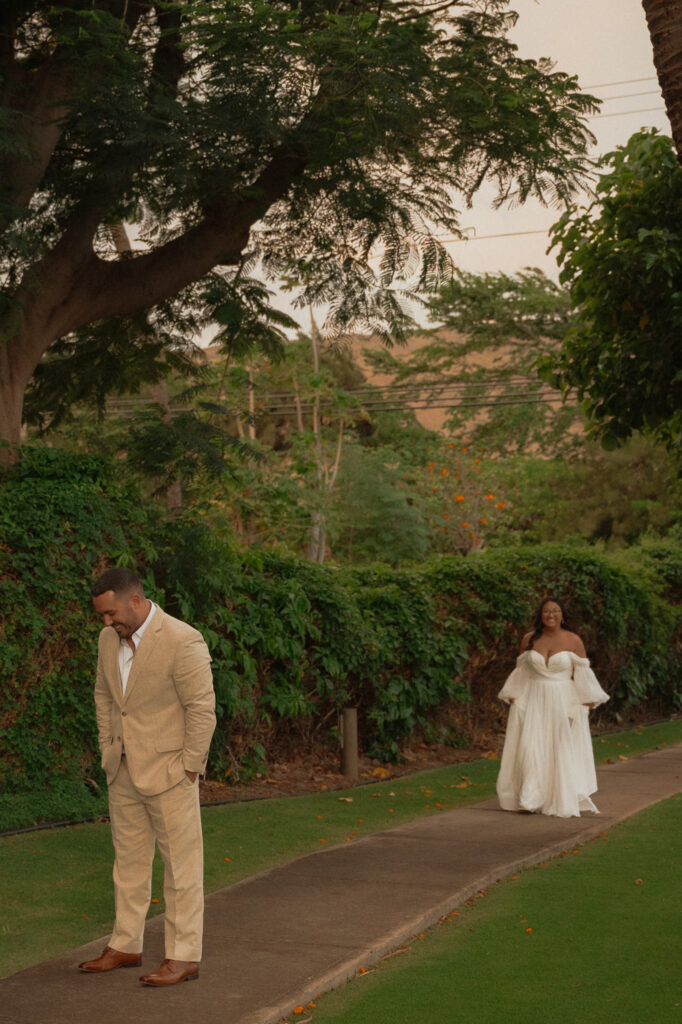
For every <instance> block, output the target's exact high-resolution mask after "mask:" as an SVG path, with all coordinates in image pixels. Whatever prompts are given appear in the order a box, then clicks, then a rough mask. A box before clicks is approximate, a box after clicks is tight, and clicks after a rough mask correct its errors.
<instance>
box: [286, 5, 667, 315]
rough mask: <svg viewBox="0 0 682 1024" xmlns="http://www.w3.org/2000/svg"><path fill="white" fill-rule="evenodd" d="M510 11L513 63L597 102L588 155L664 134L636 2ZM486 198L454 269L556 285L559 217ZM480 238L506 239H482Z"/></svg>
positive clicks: (457, 248)
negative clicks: (551, 71) (563, 75)
mask: <svg viewBox="0 0 682 1024" xmlns="http://www.w3.org/2000/svg"><path fill="white" fill-rule="evenodd" d="M510 8H511V9H512V10H515V11H517V13H518V14H519V20H518V23H517V25H516V28H515V29H514V30H513V32H512V35H511V38H512V39H513V41H514V42H515V43H516V44H517V46H518V47H519V54H520V56H522V57H532V58H539V57H549V58H551V59H552V60H553V61H554V62H555V65H556V69H557V70H558V71H565V72H567V73H569V74H575V75H577V76H578V79H579V82H580V84H581V86H582V87H583V88H584V89H585V91H586V92H590V93H592V94H593V95H596V96H598V97H600V98H601V99H602V100H603V101H604V102H603V104H602V108H601V111H600V115H601V116H598V117H596V118H594V119H590V121H589V126H590V128H591V130H592V132H593V133H594V135H596V136H597V145H596V147H595V149H594V154H593V155H595V156H597V155H601V154H604V153H608V152H610V151H611V150H612V149H614V148H615V147H616V146H618V145H623V144H624V143H625V142H627V140H628V139H629V137H630V136H631V135H632V134H633V133H634V132H636V131H638V130H639V129H640V128H642V127H647V128H650V127H651V128H653V127H655V128H658V129H659V131H661V132H664V133H666V134H670V125H669V122H668V118H667V116H666V113H665V107H664V104H663V99H662V97H661V94H660V90H659V88H658V81H657V79H656V71H655V68H654V64H653V57H652V51H651V41H650V39H649V33H648V30H647V25H646V20H645V17H644V10H643V8H642V5H641V2H640V0H510ZM637 93H644V94H645V95H634V94H637ZM621 97H622V98H621ZM492 197H493V191H492V190H491V189H486V188H485V187H484V188H483V189H482V190H481V192H480V193H479V196H478V198H477V200H476V202H475V204H474V207H473V208H472V209H471V210H466V209H463V212H462V217H461V221H460V222H461V225H462V227H466V228H470V229H471V235H472V236H474V235H475V238H476V239H477V240H472V241H468V242H454V243H452V244H448V246H447V247H448V250H449V251H450V253H451V255H452V257H453V259H454V260H455V262H456V263H457V265H458V266H460V267H461V268H462V269H464V270H468V271H470V272H474V273H484V272H491V273H494V272H496V271H504V272H505V273H509V274H513V273H515V272H517V271H519V270H522V269H523V268H524V267H528V266H532V267H540V268H541V269H542V270H543V271H544V272H545V273H546V274H547V275H549V276H550V277H554V278H556V276H557V273H558V268H557V265H556V261H555V258H554V255H553V254H550V255H547V254H546V250H547V246H548V244H549V240H548V236H547V231H548V229H549V227H550V226H551V225H552V224H553V223H554V222H555V221H556V220H558V218H559V210H557V209H556V208H554V207H543V206H542V205H541V204H540V203H537V202H528V203H526V204H525V205H524V206H521V207H518V208H517V209H514V210H507V209H502V210H493V209H492V208H491V201H492ZM462 206H464V204H462ZM521 232H537V233H534V234H521ZM487 235H496V236H499V235H508V236H509V237H501V238H500V237H495V238H484V237H482V236H487ZM275 304H276V305H278V306H280V307H281V308H284V309H286V310H287V312H289V313H291V315H292V316H294V317H295V318H296V319H297V320H299V321H300V322H301V323H302V325H303V326H304V329H308V326H309V325H308V323H307V317H306V316H305V314H303V313H302V312H301V311H300V310H294V309H292V308H291V306H290V305H289V302H288V299H287V297H286V296H278V297H277V298H276V299H275ZM415 312H416V311H415ZM320 313H321V316H322V311H320Z"/></svg>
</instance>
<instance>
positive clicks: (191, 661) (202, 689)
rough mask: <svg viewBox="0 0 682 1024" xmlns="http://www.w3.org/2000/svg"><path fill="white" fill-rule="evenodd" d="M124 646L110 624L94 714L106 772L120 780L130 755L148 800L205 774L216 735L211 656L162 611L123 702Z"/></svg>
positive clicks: (140, 650)
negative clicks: (192, 775) (121, 651)
mask: <svg viewBox="0 0 682 1024" xmlns="http://www.w3.org/2000/svg"><path fill="white" fill-rule="evenodd" d="M119 645H120V640H119V636H118V633H117V632H116V630H115V629H113V628H112V627H111V626H106V627H105V628H104V629H103V630H102V632H101V633H100V637H99V657H98V660H97V681H96V683H95V709H96V713H97V728H98V732H99V746H100V751H101V753H102V767H103V768H104V771H105V772H106V776H107V782H108V783H111V782H112V781H113V779H114V778H115V777H116V773H117V771H118V768H119V765H120V763H121V753H122V751H123V750H124V749H125V754H126V761H127V765H128V770H129V772H130V777H131V779H132V782H133V785H134V786H135V787H136V789H138V790H139V791H140V792H141V793H142V794H143V795H145V796H154V795H156V794H158V793H163V792H165V790H167V789H170V788H171V787H172V786H175V785H177V783H178V782H180V781H181V779H182V778H183V777H184V773H185V771H190V772H203V771H204V769H205V767H206V759H207V757H208V748H209V745H210V742H211V737H212V735H213V731H214V729H215V724H216V719H215V694H214V692H213V677H212V675H211V656H210V655H209V653H208V648H207V646H206V643H205V642H204V639H203V637H202V636H201V634H200V633H199V632H198V631H197V630H196V629H194V628H193V627H192V626H189V625H187V623H186V622H181V621H180V620H179V619H174V618H172V616H170V615H166V613H165V612H163V611H161V609H160V608H156V610H155V612H154V615H153V616H152V619H151V622H150V623H149V626H148V627H147V629H146V630H145V632H144V634H143V636H142V639H141V640H140V643H139V645H138V647H137V650H136V651H135V657H134V658H133V663H132V667H131V669H130V676H129V677H128V685H127V686H126V692H125V696H124V695H123V688H122V685H121V675H120V672H119V667H118V654H119Z"/></svg>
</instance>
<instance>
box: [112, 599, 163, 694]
mask: <svg viewBox="0 0 682 1024" xmlns="http://www.w3.org/2000/svg"><path fill="white" fill-rule="evenodd" d="M150 604H151V608H150V609H149V614H148V616H147V618H146V619H145V620H144V622H143V623H142V625H141V626H138V628H137V629H136V630H135V632H134V633H133V635H132V636H131V637H130V640H132V642H133V644H134V647H135V650H133V648H132V647H131V646H130V643H129V641H128V640H124V639H123V637H121V642H120V645H119V648H118V670H119V672H120V673H121V689H122V690H123V696H124V697H125V692H126V687H127V685H128V676H129V675H130V670H131V668H132V667H133V658H134V657H135V651H136V650H137V648H138V646H139V643H140V640H141V639H142V635H143V633H144V631H145V629H146V628H147V626H148V625H149V623H150V622H151V621H152V615H153V614H154V612H155V611H156V605H155V604H154V602H153V601H150Z"/></svg>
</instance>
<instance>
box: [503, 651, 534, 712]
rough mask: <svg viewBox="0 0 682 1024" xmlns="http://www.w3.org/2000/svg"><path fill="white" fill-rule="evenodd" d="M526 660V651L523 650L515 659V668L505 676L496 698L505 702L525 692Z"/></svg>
mask: <svg viewBox="0 0 682 1024" xmlns="http://www.w3.org/2000/svg"><path fill="white" fill-rule="evenodd" d="M527 660H528V652H527V651H524V652H523V654H520V655H519V656H518V658H517V659H516V668H515V669H514V671H513V672H512V673H511V674H510V675H509V676H508V677H507V681H506V682H505V684H504V686H503V687H502V689H501V690H500V692H499V693H498V695H497V696H498V699H499V700H503V701H506V703H507V704H509V703H510V701H512V700H518V699H519V698H520V697H522V696H523V694H524V693H525V690H526V687H527V685H528V668H527V665H526V662H527Z"/></svg>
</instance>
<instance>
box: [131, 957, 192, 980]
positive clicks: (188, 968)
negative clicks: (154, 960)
mask: <svg viewBox="0 0 682 1024" xmlns="http://www.w3.org/2000/svg"><path fill="white" fill-rule="evenodd" d="M198 977H199V964H198V963H196V962H194V961H192V960H164V961H163V962H162V963H161V965H160V966H159V967H157V969H156V970H155V971H153V972H152V973H151V974H143V975H142V977H141V978H140V981H141V982H142V984H143V985H177V984H178V982H179V981H196V979H197V978H198Z"/></svg>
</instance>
